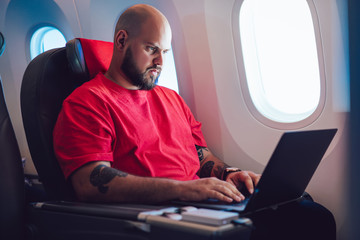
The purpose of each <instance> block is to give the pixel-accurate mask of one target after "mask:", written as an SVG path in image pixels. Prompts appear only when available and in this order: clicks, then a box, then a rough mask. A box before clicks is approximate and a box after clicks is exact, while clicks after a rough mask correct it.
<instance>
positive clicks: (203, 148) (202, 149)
mask: <svg viewBox="0 0 360 240" xmlns="http://www.w3.org/2000/svg"><path fill="white" fill-rule="evenodd" d="M195 147H196V150H197V153H198V157H199V160H200V162H201V161H202V160H204V152H203V151H204V150H205V151H207V152H208V151H209V149H207V148H206V147H200V146H198V145H195Z"/></svg>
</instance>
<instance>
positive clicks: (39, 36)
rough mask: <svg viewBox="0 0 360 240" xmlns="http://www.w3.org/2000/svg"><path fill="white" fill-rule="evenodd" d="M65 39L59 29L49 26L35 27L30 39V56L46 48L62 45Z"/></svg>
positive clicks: (32, 56) (33, 56)
mask: <svg viewBox="0 0 360 240" xmlns="http://www.w3.org/2000/svg"><path fill="white" fill-rule="evenodd" d="M65 44H66V39H65V37H64V35H63V34H62V33H61V32H60V31H59V29H57V28H55V27H51V26H46V27H41V28H39V29H37V30H36V31H35V32H34V34H33V35H32V36H31V39H30V57H31V60H32V59H34V58H35V57H36V56H37V55H39V54H40V53H43V52H45V51H47V50H50V49H53V48H58V47H64V46H65Z"/></svg>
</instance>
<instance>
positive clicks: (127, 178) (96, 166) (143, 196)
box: [71, 161, 241, 203]
mask: <svg viewBox="0 0 360 240" xmlns="http://www.w3.org/2000/svg"><path fill="white" fill-rule="evenodd" d="M71 182H72V184H73V187H74V190H75V192H76V194H77V196H78V198H79V200H81V201H92V202H98V201H101V202H142V203H156V202H164V201H169V200H176V199H178V200H186V201H201V200H206V199H208V198H215V199H219V200H221V201H225V202H232V201H234V200H235V201H240V200H241V199H240V193H239V192H238V191H237V189H236V188H235V187H234V186H233V185H232V184H230V183H228V182H224V181H220V180H219V179H216V178H204V179H198V180H192V181H176V180H171V179H166V178H153V177H138V176H134V175H131V174H127V173H125V172H122V171H119V170H117V169H114V168H111V167H110V163H109V162H105V161H103V162H92V163H88V164H86V165H84V166H83V167H81V168H80V169H78V170H77V171H76V172H74V174H73V175H72V176H71Z"/></svg>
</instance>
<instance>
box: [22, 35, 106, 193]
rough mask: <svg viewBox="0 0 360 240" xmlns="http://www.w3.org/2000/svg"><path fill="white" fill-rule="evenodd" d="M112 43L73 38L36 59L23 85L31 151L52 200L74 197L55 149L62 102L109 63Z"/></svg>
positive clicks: (30, 65)
mask: <svg viewBox="0 0 360 240" xmlns="http://www.w3.org/2000/svg"><path fill="white" fill-rule="evenodd" d="M112 46H113V45H112V43H109V42H103V41H97V40H89V39H73V40H70V41H69V42H68V43H67V44H66V47H63V48H58V49H52V50H49V51H47V52H44V53H42V54H40V55H39V56H37V57H36V58H34V59H33V60H32V61H31V62H30V64H29V65H28V67H27V68H26V70H25V73H24V77H23V82H22V86H21V112H22V117H23V124H24V128H25V133H26V138H27V142H28V145H29V149H30V153H31V157H32V160H33V162H34V165H35V167H36V170H37V172H38V175H39V178H40V181H41V182H42V183H43V186H44V189H45V192H46V194H47V196H48V199H49V200H73V199H74V197H75V195H74V192H73V189H72V187H71V185H70V183H69V182H67V181H66V180H65V178H64V175H63V173H62V171H61V169H60V166H59V164H58V161H57V159H56V157H55V154H54V150H53V136H52V133H53V128H54V125H55V123H56V120H57V117H58V114H59V112H60V110H61V106H62V102H63V101H64V100H65V98H66V97H67V96H68V95H69V94H70V93H71V92H72V91H73V90H74V89H75V88H77V87H78V86H80V85H81V84H82V83H84V82H86V81H88V80H89V79H91V78H93V77H94V76H95V75H96V74H97V73H98V72H100V71H102V72H105V71H106V70H107V68H108V66H109V64H110V60H111V55H112Z"/></svg>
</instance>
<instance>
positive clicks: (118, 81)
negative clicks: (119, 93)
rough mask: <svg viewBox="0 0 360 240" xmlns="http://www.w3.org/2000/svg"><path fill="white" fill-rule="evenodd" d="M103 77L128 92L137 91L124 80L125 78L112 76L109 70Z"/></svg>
mask: <svg viewBox="0 0 360 240" xmlns="http://www.w3.org/2000/svg"><path fill="white" fill-rule="evenodd" d="M104 76H105V77H106V78H107V79H109V80H110V81H112V82H114V83H116V84H118V85H119V86H121V87H123V88H126V89H129V90H139V87H138V86H134V85H132V84H131V83H130V82H129V81H128V80H126V77H125V76H123V75H122V74H114V73H112V72H111V71H110V70H108V71H107V72H106V73H105V74H104Z"/></svg>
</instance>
